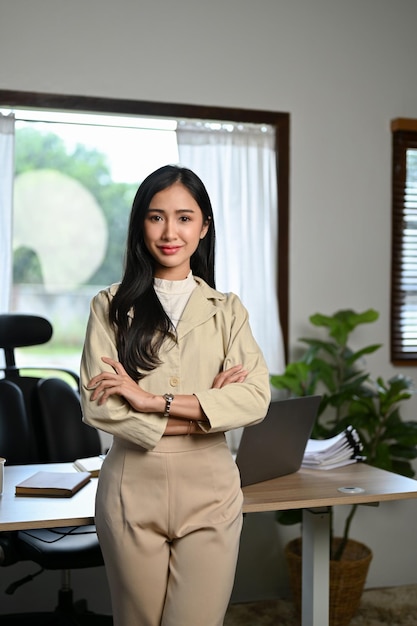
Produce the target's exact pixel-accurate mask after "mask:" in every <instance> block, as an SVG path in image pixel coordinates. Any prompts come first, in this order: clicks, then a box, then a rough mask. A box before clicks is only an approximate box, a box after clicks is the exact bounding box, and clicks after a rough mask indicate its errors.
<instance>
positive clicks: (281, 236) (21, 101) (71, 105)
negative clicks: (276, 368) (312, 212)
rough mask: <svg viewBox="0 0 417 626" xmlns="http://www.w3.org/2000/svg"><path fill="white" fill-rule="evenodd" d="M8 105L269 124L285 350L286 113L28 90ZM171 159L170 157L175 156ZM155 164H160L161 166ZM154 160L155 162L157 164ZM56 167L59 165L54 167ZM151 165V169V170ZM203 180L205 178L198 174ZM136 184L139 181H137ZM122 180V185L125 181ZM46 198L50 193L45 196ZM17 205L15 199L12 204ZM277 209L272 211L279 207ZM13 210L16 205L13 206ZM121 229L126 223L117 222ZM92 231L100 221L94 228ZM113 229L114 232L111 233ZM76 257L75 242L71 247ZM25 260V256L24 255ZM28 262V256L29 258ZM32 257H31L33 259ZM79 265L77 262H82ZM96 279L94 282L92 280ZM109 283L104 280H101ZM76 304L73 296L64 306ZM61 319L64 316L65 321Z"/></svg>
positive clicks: (3, 99)
mask: <svg viewBox="0 0 417 626" xmlns="http://www.w3.org/2000/svg"><path fill="white" fill-rule="evenodd" d="M2 106H4V107H13V108H14V109H26V110H29V109H36V110H37V111H40V112H42V111H43V112H47V113H48V114H49V115H50V112H51V111H61V112H68V113H71V112H72V113H74V112H78V113H86V114H99V115H100V116H101V117H103V118H104V117H108V116H109V117H111V118H112V119H113V123H117V120H119V121H120V118H121V116H130V117H131V118H132V119H133V118H134V117H135V116H137V117H141V118H143V117H148V118H153V119H155V120H160V121H163V120H164V119H165V120H166V119H171V120H176V121H178V122H181V123H183V122H184V121H187V120H188V121H195V120H212V121H222V122H232V123H234V124H235V125H236V123H244V124H258V125H269V126H271V127H272V128H273V130H274V137H275V154H276V166H275V167H276V178H277V194H276V195H277V204H278V207H279V211H278V210H277V223H278V234H277V237H278V246H277V251H276V262H277V268H278V269H277V283H278V284H277V293H278V303H279V315H280V323H281V330H282V335H283V342H284V348H286V345H287V330H288V319H287V317H288V161H289V116H288V114H285V113H275V112H267V111H250V110H243V109H225V108H216V107H198V106H187V105H175V104H162V103H148V102H137V101H123V100H108V99H101V98H98V99H96V98H85V97H67V96H55V95H46V94H33V93H21V92H7V91H0V108H1V107H2ZM171 160H172V159H171V158H163V160H162V163H163V162H169V161H171ZM174 160H175V159H174ZM162 163H160V164H162ZM157 166H158V164H156V165H155V167H157ZM57 169H59V168H57ZM152 169H154V168H152ZM203 180H205V179H204V177H203ZM139 182H140V181H139ZM124 184H127V183H124ZM124 191H125V193H126V195H127V196H128V197H129V194H130V196H131V197H129V202H128V205H129V209H130V205H131V199H132V197H133V195H132V190H131V189H129V188H127V187H125V188H124ZM48 200H49V197H48ZM15 204H16V202H15ZM278 207H277V209H278ZM15 210H16V208H15ZM122 227H123V228H125V227H126V225H124V226H123V225H122ZM95 228H97V230H96V231H95V233H96V234H97V233H98V232H99V230H100V225H99V224H97V226H96V227H95ZM112 232H114V231H112ZM19 253H20V254H21V255H22V260H23V262H22V264H21V267H23V268H24V269H27V268H28V267H29V265H30V267H32V269H33V271H34V272H35V273H36V271H39V268H37V267H36V262H35V263H33V262H32V264H28V257H27V256H26V257H25V255H28V254H30V250H29V251H28V250H27V249H25V246H22V250H21V251H20V252H19ZM74 256H76V243H75V247H74ZM29 261H30V259H29ZM32 261H33V259H32ZM35 261H36V260H35ZM81 265H82V264H81ZM117 279H118V277H117V276H116V280H117ZM99 283H100V281H99V280H97V281H96V284H99ZM104 283H105V284H108V281H107V280H106V281H104ZM74 306H76V303H75V301H74V300H73V301H72V302H71V304H70V305H69V307H71V308H73V307H74ZM64 322H65V320H64Z"/></svg>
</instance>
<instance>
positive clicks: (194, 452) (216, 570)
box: [96, 434, 243, 626]
mask: <svg viewBox="0 0 417 626" xmlns="http://www.w3.org/2000/svg"><path fill="white" fill-rule="evenodd" d="M242 500H243V497H242V492H241V489H240V477H239V472H238V469H237V467H236V464H235V462H234V460H233V458H232V456H231V454H230V451H229V449H228V446H227V443H226V440H225V437H224V435H223V434H214V435H205V436H202V435H200V436H198V435H197V436H191V437H163V438H162V440H161V441H160V443H159V444H158V446H157V447H156V448H155V449H154V450H152V451H146V450H144V449H143V448H141V447H139V446H136V445H133V444H129V443H128V442H126V441H122V440H120V439H115V441H114V443H113V446H112V448H111V450H110V452H109V454H108V455H107V458H106V460H105V462H104V464H103V468H102V470H101V473H100V479H99V486H98V492H97V502H96V525H97V531H98V535H99V539H100V543H101V547H102V551H103V555H104V560H105V564H106V571H107V577H108V581H109V585H110V591H111V598H112V607H113V618H114V626H221V625H222V624H223V619H224V615H225V612H226V609H227V605H228V602H229V599H230V594H231V592H232V587H233V582H234V576H235V568H236V561H237V555H238V549H239V538H240V532H241V528H242Z"/></svg>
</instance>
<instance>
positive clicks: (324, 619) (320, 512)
mask: <svg viewBox="0 0 417 626" xmlns="http://www.w3.org/2000/svg"><path fill="white" fill-rule="evenodd" d="M329 550H330V511H329V509H328V508H327V507H324V508H314V509H304V510H303V558H302V568H303V569H302V586H301V590H302V605H301V606H302V618H301V623H302V626H329Z"/></svg>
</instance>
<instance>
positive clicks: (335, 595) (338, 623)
mask: <svg viewBox="0 0 417 626" xmlns="http://www.w3.org/2000/svg"><path fill="white" fill-rule="evenodd" d="M340 541H341V539H339V538H335V539H333V546H337V544H338V542H339V543H340ZM301 550H302V544H301V538H298V539H294V540H293V541H290V542H289V543H288V544H287V546H286V548H285V557H286V560H287V564H288V571H289V579H290V586H291V590H292V595H293V601H294V604H295V608H296V610H297V612H298V614H299V615H301ZM371 560H372V552H371V550H370V549H369V548H368V547H367V546H365V545H364V544H362V543H359V542H357V541H354V540H353V539H349V540H348V544H347V546H346V548H345V551H344V554H343V557H342V559H341V560H340V561H330V572H329V577H330V590H329V601H330V607H329V625H330V626H347V625H348V624H349V623H350V621H351V619H352V618H353V616H354V615H355V613H356V611H357V609H358V606H359V603H360V600H361V596H362V592H363V588H364V586H365V582H366V576H367V574H368V569H369V565H370V562H371Z"/></svg>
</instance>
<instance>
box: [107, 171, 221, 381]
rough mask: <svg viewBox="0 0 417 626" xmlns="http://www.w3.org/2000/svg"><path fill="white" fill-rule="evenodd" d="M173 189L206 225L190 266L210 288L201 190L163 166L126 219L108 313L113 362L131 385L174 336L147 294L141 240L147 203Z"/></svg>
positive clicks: (149, 285)
mask: <svg viewBox="0 0 417 626" xmlns="http://www.w3.org/2000/svg"><path fill="white" fill-rule="evenodd" d="M174 183H181V184H182V185H184V187H186V188H187V190H188V191H189V193H190V194H191V195H192V197H193V198H194V200H195V201H196V202H197V204H198V206H199V207H200V209H201V212H202V214H203V221H204V223H206V222H207V223H208V225H209V228H208V231H207V234H206V236H205V237H204V238H203V239H200V242H199V244H198V247H197V249H196V251H195V252H194V254H193V255H192V257H191V259H190V265H191V271H192V272H193V274H194V276H199V277H200V278H202V279H203V280H204V281H205V282H206V283H208V284H209V285H210V286H211V287H215V280H214V248H215V229H214V220H213V209H212V206H211V201H210V198H209V195H208V193H207V190H206V188H205V186H204V183H203V182H202V180H201V179H200V178H199V177H198V176H197V175H196V174H195V173H194V172H192V171H191V170H189V169H187V168H185V167H179V166H177V165H165V166H164V167H161V168H159V169H157V170H156V171H154V172H152V174H149V176H147V177H146V178H145V180H144V181H143V182H142V183H141V185H140V187H139V189H138V190H137V192H136V195H135V198H134V200H133V206H132V211H131V214H130V221H129V229H128V235H127V244H126V254H125V267H124V274H123V278H122V281H121V283H120V286H119V288H118V290H117V293H116V295H115V296H114V298H113V300H112V301H111V304H110V310H109V317H110V322H111V323H112V324H114V326H115V328H116V344H117V351H118V357H119V361H120V362H121V363H122V365H123V366H124V368H125V369H126V371H127V373H128V374H129V376H131V377H132V378H133V379H134V380H136V381H138V380H140V379H141V378H143V377H144V376H145V373H146V372H149V371H151V370H153V369H155V367H157V365H159V364H160V359H159V356H158V354H159V349H160V347H161V345H162V343H163V341H164V339H165V337H166V336H167V335H169V334H172V333H173V332H174V329H173V326H172V323H171V320H170V319H169V317H168V316H167V314H166V313H165V311H164V309H163V307H162V305H161V303H160V301H159V299H158V297H157V295H156V293H155V290H154V288H153V279H154V270H155V262H154V259H153V257H152V255H151V254H150V253H149V251H148V249H147V247H146V245H145V241H144V237H143V224H144V221H145V217H146V214H147V211H148V209H149V206H150V203H151V200H152V198H153V197H154V195H155V194H157V193H158V192H160V191H163V190H164V189H167V188H168V187H171V186H172V185H173V184H174ZM131 313H132V314H133V315H130V314H131Z"/></svg>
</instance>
